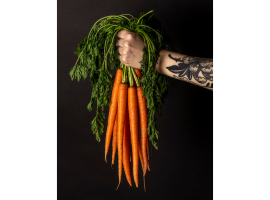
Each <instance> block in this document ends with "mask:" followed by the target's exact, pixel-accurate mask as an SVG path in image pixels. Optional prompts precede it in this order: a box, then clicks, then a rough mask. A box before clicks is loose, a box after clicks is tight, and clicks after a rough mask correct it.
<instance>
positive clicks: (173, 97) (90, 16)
mask: <svg viewBox="0 0 270 200" xmlns="http://www.w3.org/2000/svg"><path fill="white" fill-rule="evenodd" d="M152 9H154V10H155V15H156V17H157V18H158V19H159V20H160V21H161V23H162V25H163V27H164V29H165V31H166V32H167V33H168V35H170V37H171V40H172V44H170V46H171V48H172V49H173V50H174V51H178V52H181V53H184V54H188V55H192V56H201V57H212V56H213V2H212V0H182V1H179V0H163V1H158V0H151V1H150V0H137V1H125V0H110V1H109V0H58V14H57V15H58V19H57V22H58V28H57V30H58V33H57V40H58V41H57V54H58V55H57V56H58V61H57V65H58V70H57V76H58V80H57V92H58V93H57V119H58V126H57V130H58V133H57V151H58V152H57V155H58V156H57V159H58V165H57V173H58V176H57V177H58V178H57V182H58V200H69V199H72V200H75V199H76V200H84V199H87V200H89V199H107V198H111V199H118V200H120V199H130V200H131V199H139V198H140V199H187V200H192V199H200V200H202V199H203V200H206V199H207V200H208V199H212V198H213V93H212V92H211V91H208V90H206V89H203V88H200V87H198V86H195V85H192V84H189V83H185V82H182V81H179V80H175V79H172V78H169V77H168V81H169V101H166V102H165V104H164V107H163V111H162V114H163V115H162V116H157V128H158V130H159V132H160V137H159V141H158V145H159V150H155V149H154V148H153V147H152V148H151V150H150V154H151V156H150V168H151V171H150V172H147V176H146V188H147V192H146V193H145V192H144V190H143V179H142V171H141V168H140V172H139V173H140V174H139V188H136V187H134V186H133V187H129V186H128V183H127V181H126V178H125V175H124V174H123V176H122V183H121V185H120V187H119V189H118V190H117V191H115V188H116V187H117V184H118V175H117V162H116V166H114V170H112V168H111V166H110V162H111V156H109V160H108V163H105V161H104V138H105V134H103V136H102V141H101V142H100V143H98V142H97V141H96V140H95V137H94V135H93V134H92V132H91V127H90V124H89V123H90V121H91V120H92V119H93V117H94V115H95V112H93V111H92V112H91V113H89V112H88V110H87V109H86V106H87V104H88V102H89V100H90V95H91V89H92V88H91V86H90V81H89V79H88V78H87V79H86V80H85V81H81V82H79V83H78V82H77V81H73V82H72V81H71V80H70V77H69V74H68V73H69V70H70V69H71V67H72V66H73V65H74V63H75V61H76V59H77V57H76V55H75V54H74V53H73V52H74V51H75V50H76V47H77V44H78V43H79V42H80V41H81V40H82V39H83V38H84V37H85V36H86V35H87V34H88V32H89V30H90V28H91V27H92V25H93V24H94V22H95V21H97V20H98V19H100V18H101V17H104V16H107V15H118V14H132V15H133V16H138V14H139V13H140V12H147V11H150V10H152ZM48 14H49V13H48ZM107 114H108V108H107V109H106V115H107ZM105 125H107V124H105ZM108 155H111V148H110V150H109V154H108ZM133 185H135V184H134V182H133Z"/></svg>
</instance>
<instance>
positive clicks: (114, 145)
mask: <svg viewBox="0 0 270 200" xmlns="http://www.w3.org/2000/svg"><path fill="white" fill-rule="evenodd" d="M117 121H118V120H117V114H116V117H115V122H114V127H113V140H112V164H114V159H115V153H116V149H117Z"/></svg>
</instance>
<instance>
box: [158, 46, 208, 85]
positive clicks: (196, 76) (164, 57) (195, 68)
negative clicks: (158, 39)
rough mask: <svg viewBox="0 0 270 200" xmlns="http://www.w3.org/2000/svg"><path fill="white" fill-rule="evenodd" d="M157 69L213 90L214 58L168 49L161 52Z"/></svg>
mask: <svg viewBox="0 0 270 200" xmlns="http://www.w3.org/2000/svg"><path fill="white" fill-rule="evenodd" d="M157 71H158V72H159V73H162V74H165V75H167V76H170V77H173V78H176V79H179V80H182V81H187V82H189V83H193V84H195V85H198V86H201V87H204V88H207V89H210V90H213V59H212V58H199V57H193V56H187V55H183V54H179V53H175V52H171V51H167V50H161V51H160V52H159V58H158V63H157Z"/></svg>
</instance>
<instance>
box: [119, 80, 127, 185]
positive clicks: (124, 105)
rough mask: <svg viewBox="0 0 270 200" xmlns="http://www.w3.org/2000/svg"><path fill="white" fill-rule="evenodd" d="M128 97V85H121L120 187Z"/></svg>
mask: <svg viewBox="0 0 270 200" xmlns="http://www.w3.org/2000/svg"><path fill="white" fill-rule="evenodd" d="M127 97H128V85H127V84H126V83H120V84H119V91H118V110H117V113H118V114H117V115H118V122H117V123H118V124H117V148H118V176H119V185H120V182H121V176H122V167H123V133H124V125H125V116H126V111H127ZM119 185H118V186H119Z"/></svg>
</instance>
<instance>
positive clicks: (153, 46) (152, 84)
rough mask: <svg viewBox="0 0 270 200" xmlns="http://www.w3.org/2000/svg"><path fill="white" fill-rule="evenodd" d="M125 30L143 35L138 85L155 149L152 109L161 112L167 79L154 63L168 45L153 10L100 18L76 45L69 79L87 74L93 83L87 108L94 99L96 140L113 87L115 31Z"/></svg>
mask: <svg viewBox="0 0 270 200" xmlns="http://www.w3.org/2000/svg"><path fill="white" fill-rule="evenodd" d="M121 30H128V31H132V32H135V33H138V34H140V35H141V36H142V38H143V40H144V42H145V44H147V48H146V47H144V48H143V60H142V61H141V73H142V79H141V80H140V85H141V87H142V89H143V94H144V95H145V97H146V99H147V108H148V136H149V139H150V141H151V142H152V144H153V145H154V147H155V148H156V149H157V148H158V147H157V140H158V134H159V133H158V131H157V129H156V119H155V112H156V111H157V112H158V113H159V114H160V113H161V106H162V104H163V103H164V100H165V98H166V96H167V86H168V83H167V80H166V78H165V76H164V75H162V74H160V73H158V72H157V71H156V63H157V59H158V55H159V51H160V50H161V49H169V47H168V46H167V45H166V44H165V42H164V37H163V32H162V28H161V26H160V22H159V21H158V20H157V19H156V18H155V16H154V14H153V11H149V12H147V13H141V14H140V15H139V17H138V18H135V17H133V16H132V15H130V14H122V15H111V16H107V17H103V18H101V19H99V20H98V21H97V22H96V23H95V24H94V25H93V27H92V29H91V30H90V32H89V34H88V36H87V37H86V38H84V39H83V40H82V41H81V42H80V44H79V45H78V47H77V50H76V52H75V54H76V55H77V56H78V59H77V61H76V63H75V65H74V67H73V68H72V69H71V71H70V73H69V75H70V77H71V80H74V79H77V80H78V81H80V80H81V78H84V79H86V78H87V76H88V75H89V77H90V82H91V85H92V86H93V90H92V94H91V100H90V102H89V104H88V105H87V108H88V110H89V111H91V110H92V109H93V104H94V103H95V102H96V103H97V109H96V116H95V118H94V119H93V120H92V122H91V127H92V131H93V133H94V135H95V136H96V140H97V141H99V142H100V140H101V139H100V136H101V135H102V133H103V131H104V120H105V114H104V108H105V106H106V105H110V94H109V90H110V88H111V87H112V82H113V77H112V75H111V74H110V73H109V66H110V69H114V68H116V69H118V68H119V67H120V61H119V59H118V52H117V47H116V45H115V43H116V41H117V40H118V39H119V38H117V33H118V32H119V31H121Z"/></svg>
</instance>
